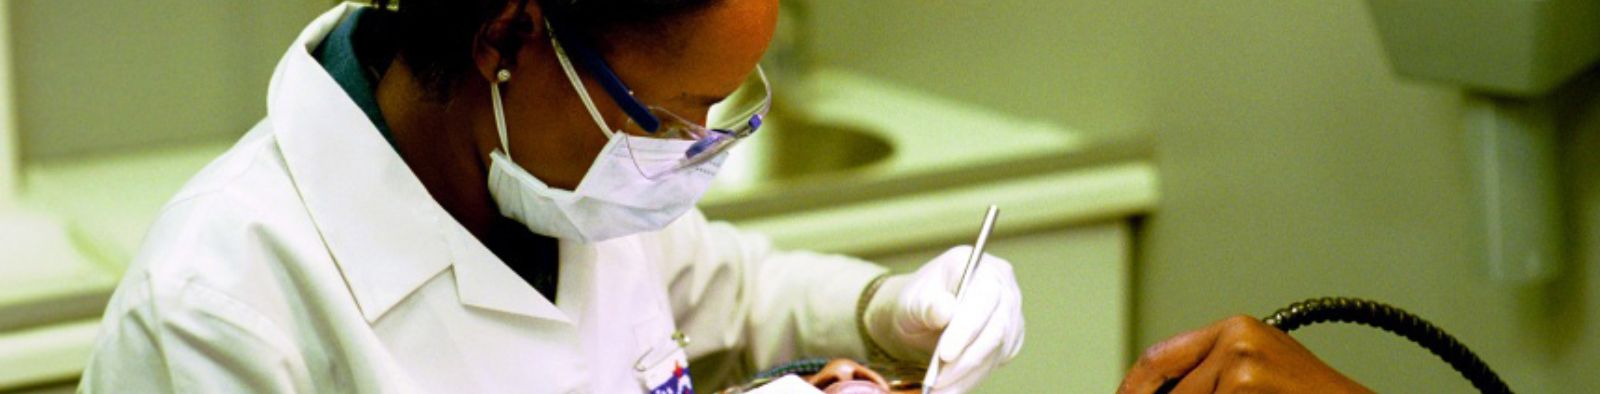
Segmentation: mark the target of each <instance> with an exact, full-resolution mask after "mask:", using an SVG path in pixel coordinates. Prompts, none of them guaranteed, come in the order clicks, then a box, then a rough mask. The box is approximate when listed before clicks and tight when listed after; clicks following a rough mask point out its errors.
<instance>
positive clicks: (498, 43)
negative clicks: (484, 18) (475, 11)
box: [472, 0, 546, 83]
mask: <svg viewBox="0 0 1600 394" xmlns="http://www.w3.org/2000/svg"><path fill="white" fill-rule="evenodd" d="M540 20H543V15H542V12H540V10H539V5H538V3H537V2H535V1H532V0H509V1H506V5H505V8H503V9H501V10H500V12H499V14H497V15H496V16H495V17H494V20H491V21H489V23H485V24H484V25H483V28H482V29H481V30H479V31H478V34H477V36H476V38H474V39H473V44H472V60H473V63H474V64H475V66H476V67H477V70H478V75H479V76H481V77H482V78H484V80H486V81H489V83H495V82H497V81H499V79H498V78H496V76H495V74H496V73H498V72H499V71H500V70H501V69H507V70H513V71H514V70H515V69H516V66H517V54H518V53H519V52H521V51H522V47H523V45H525V44H527V43H530V42H537V41H535V39H536V38H538V37H541V36H543V35H544V34H545V33H546V32H545V29H544V24H543V23H537V22H535V21H540Z"/></svg>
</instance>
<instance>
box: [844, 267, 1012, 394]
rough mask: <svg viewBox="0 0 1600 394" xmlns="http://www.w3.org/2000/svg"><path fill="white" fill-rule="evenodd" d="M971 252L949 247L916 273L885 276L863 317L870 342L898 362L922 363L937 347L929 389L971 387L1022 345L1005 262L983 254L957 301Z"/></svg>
mask: <svg viewBox="0 0 1600 394" xmlns="http://www.w3.org/2000/svg"><path fill="white" fill-rule="evenodd" d="M971 254H972V247H970V246H960V247H955V248H951V249H950V250H948V251H945V252H944V254H942V255H939V257H937V258H934V259H933V261H930V262H928V263H927V264H925V265H923V266H922V268H920V269H918V270H917V272H915V273H911V274H906V275H897V276H894V277H890V278H888V279H886V280H885V281H884V282H883V285H882V287H880V288H879V289H878V292H877V294H875V295H873V297H872V299H871V300H870V301H868V304H867V309H866V311H865V312H864V313H863V316H862V318H863V319H865V320H864V323H865V324H866V326H867V332H868V335H870V336H871V337H872V338H871V339H872V340H873V342H874V343H876V344H878V345H879V346H881V347H882V348H883V350H884V351H885V352H887V353H889V355H890V356H892V357H894V358H896V359H899V360H902V361H906V362H913V363H918V364H927V363H928V362H929V361H931V359H930V357H931V356H932V354H933V350H934V347H935V346H936V345H937V346H938V348H939V351H940V352H939V355H938V356H939V358H940V361H941V362H942V363H943V364H942V367H941V370H940V371H939V377H938V381H937V382H935V383H934V385H933V386H934V387H933V388H934V391H935V392H946V393H948V392H954V393H960V392H966V391H970V390H971V389H972V388H973V387H975V386H977V385H978V383H980V382H982V381H983V378H984V377H987V376H989V373H990V372H992V371H994V369H995V368H998V367H1000V366H1002V365H1005V364H1006V363H1007V362H1010V361H1011V359H1012V358H1014V357H1016V356H1017V352H1018V351H1020V350H1022V337H1023V321H1022V293H1021V292H1020V291H1019V289H1018V288H1017V279H1016V276H1015V275H1013V274H1012V272H1011V263H1009V262H1006V261H1005V260H1003V259H1000V258H999V257H994V256H993V255H989V254H984V255H983V262H982V263H979V264H978V269H977V270H975V271H974V272H973V275H974V276H973V278H972V279H971V282H969V283H968V284H967V286H968V288H967V289H966V290H965V292H966V295H965V296H964V297H965V298H964V299H962V300H961V302H960V303H959V305H958V304H957V302H956V286H957V284H958V283H959V282H960V281H961V271H962V270H963V269H965V268H966V263H967V257H968V256H970V255H971ZM941 333H942V334H943V335H942V336H941V335H940V334H941ZM940 342H942V345H941V344H940Z"/></svg>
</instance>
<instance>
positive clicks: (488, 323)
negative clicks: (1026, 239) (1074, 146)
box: [81, 0, 1023, 393]
mask: <svg viewBox="0 0 1600 394" xmlns="http://www.w3.org/2000/svg"><path fill="white" fill-rule="evenodd" d="M378 3H379V4H378V5H377V7H365V6H357V5H352V4H344V5H341V6H338V7H336V8H334V9H333V10H331V11H329V12H327V13H326V14H324V15H322V16H321V17H319V18H318V19H317V20H316V21H315V22H313V23H312V24H311V25H310V26H309V27H307V28H306V29H305V31H304V32H303V33H301V35H300V37H299V38H298V39H297V40H296V41H295V43H294V44H293V45H292V46H291V47H290V48H289V51H288V53H287V54H285V55H284V57H283V59H282V60H281V61H280V63H279V64H278V67H277V70H276V72H275V74H274V76H273V78H272V82H271V85H270V88H269V93H268V97H267V117H266V118H265V119H264V120H262V121H261V122H260V123H259V124H257V125H256V126H255V127H254V128H253V129H251V130H250V131H249V132H248V133H247V134H245V136H244V137H243V138H242V139H241V140H240V141H239V142H238V143H237V144H236V145H235V146H234V147H233V148H231V149H230V150H229V151H228V152H227V153H225V154H223V155H222V156H221V157H220V158H218V159H216V160H215V161H214V162H212V163H211V164H210V165H208V166H207V167H206V168H205V169H203V170H202V171H201V172H200V173H199V174H197V175H196V176H195V177H194V178H193V179H192V180H191V181H190V182H189V183H188V184H187V185H185V186H184V188H183V189H182V190H181V191H180V192H179V193H178V194H177V195H176V196H175V197H174V198H173V199H172V200H171V201H170V202H169V203H168V204H167V205H166V206H165V207H164V208H163V209H162V211H161V213H160V215H159V217H158V218H157V220H156V222H155V223H154V224H153V225H152V227H151V228H150V232H149V234H148V235H147V237H146V240H145V244H144V246H143V248H142V249H141V250H140V252H139V254H138V255H137V257H136V258H135V259H134V261H133V263H132V264H131V266H130V267H129V270H128V272H127V274H126V276H125V278H124V279H123V281H122V283H121V284H120V285H119V286H118V288H117V291H116V293H115V294H114V295H113V297H112V299H111V302H110V304H109V306H108V307H107V310H106V312H105V317H104V320H103V323H102V326H101V332H100V336H99V338H98V339H97V342H96V348H95V351H94V353H93V356H92V357H91V359H90V361H89V365H88V368H87V370H86V371H85V372H84V376H83V380H82V386H81V390H82V391H84V392H106V391H109V392H561V393H568V392H594V393H623V392H652V393H680V392H691V391H692V383H691V374H690V371H695V372H701V371H700V370H696V369H695V368H694V367H693V366H691V365H689V360H691V359H695V358H699V357H702V356H707V355H712V354H733V355H735V357H733V359H736V360H738V361H739V362H741V363H744V364H747V365H748V366H749V367H752V368H764V367H766V366H770V365H773V364H776V363H778V362H782V361H785V360H789V359H795V358H800V357H809V356H851V357H857V358H868V357H875V358H892V359H897V360H900V361H904V362H908V363H916V364H923V365H925V364H927V360H928V357H932V356H937V357H940V358H941V359H943V360H944V361H945V362H944V365H945V367H944V370H943V371H942V373H941V374H940V377H941V379H940V380H939V382H938V383H937V384H936V385H935V387H936V391H940V392H962V391H967V390H969V389H970V388H972V387H974V386H975V385H977V384H978V383H979V382H981V381H982V379H983V378H984V377H985V376H987V375H988V374H989V373H990V372H991V371H993V370H994V369H995V368H998V367H999V366H1000V365H1002V364H1004V363H1006V362H1007V361H1009V360H1011V359H1012V358H1013V357H1015V356H1016V354H1017V352H1018V351H1019V350H1020V349H1021V347H1022V343H1023V316H1022V313H1021V296H1020V295H1019V292H1018V289H1017V285H1016V282H1015V278H1014V277H1013V274H1012V271H1011V267H1010V265H1009V264H1008V263H1006V262H1005V261H1004V260H1002V259H999V258H996V257H993V256H987V257H986V261H985V263H984V264H983V265H982V266H981V269H980V270H979V271H978V272H977V273H976V275H977V276H976V277H975V278H974V280H973V281H972V283H971V284H970V285H969V286H970V287H968V290H967V291H968V293H967V296H966V298H965V299H964V300H963V301H962V302H961V303H960V304H958V303H957V302H956V301H955V298H954V296H953V294H952V292H953V291H954V289H955V285H956V283H955V282H956V281H957V280H958V279H959V277H960V275H961V270H962V265H963V263H964V262H965V256H966V254H967V253H968V251H970V249H967V248H964V247H958V248H954V249H951V250H950V251H949V252H947V253H946V254H944V255H943V256H941V257H939V258H936V259H934V260H933V261H931V262H929V263H927V264H926V265H924V266H923V267H922V268H921V269H919V270H918V271H917V272H915V273H911V274H906V275H894V276H891V275H887V274H886V273H885V269H883V268H881V267H878V266H875V265H872V264H869V263H866V262H863V261H860V260H856V259H853V258H849V257H843V256H831V255H821V254H814V253H806V252H791V251H779V250H775V249H774V248H773V247H772V246H771V245H770V242H769V241H768V240H766V239H765V238H763V237H762V236H760V235H757V234H751V233H746V232H741V231H739V230H738V229H736V228H733V227H731V226H729V225H727V224H725V223H717V222H708V221H707V220H706V219H705V217H704V216H702V215H701V214H700V213H699V212H698V211H696V210H695V209H694V208H693V205H694V203H695V202H696V200H697V199H698V198H699V197H700V196H701V194H702V193H704V191H705V189H706V188H707V187H708V185H709V184H710V181H711V179H712V177H713V176H715V174H716V173H717V170H718V167H719V166H720V165H721V163H722V161H723V159H724V158H725V156H726V152H727V150H728V149H729V148H730V147H733V146H735V145H737V143H738V142H739V141H740V140H743V139H745V138H757V137H753V136H754V135H755V134H756V132H757V131H758V130H759V129H760V126H761V123H762V120H763V119H762V117H763V116H764V115H765V114H766V111H767V108H768V107H769V106H770V103H771V95H770V88H769V87H768V86H767V85H766V78H765V76H764V75H763V74H762V73H761V71H760V69H759V68H758V67H757V66H756V63H757V61H758V60H759V59H760V58H761V55H762V53H763V52H764V51H765V50H766V46H767V44H768V41H769V40H770V39H771V37H772V34H773V30H774V28H775V24H776V20H777V18H776V16H777V9H778V6H777V0H405V1H404V2H403V3H399V4H398V6H395V4H391V2H389V1H378ZM711 114H714V115H715V116H713V115H711ZM708 120H710V121H711V123H710V124H709V127H708V126H707V121H708ZM958 317H959V318H958ZM940 342H942V344H941V343H940ZM936 345H940V346H938V349H940V354H938V355H932V354H931V353H932V352H933V349H934V348H935V346H936Z"/></svg>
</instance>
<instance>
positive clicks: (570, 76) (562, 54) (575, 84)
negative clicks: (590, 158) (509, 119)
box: [544, 20, 613, 138]
mask: <svg viewBox="0 0 1600 394" xmlns="http://www.w3.org/2000/svg"><path fill="white" fill-rule="evenodd" d="M544 28H545V30H546V31H549V32H550V46H552V47H554V48H555V50H556V60H558V61H560V62H561V71H562V72H564V73H565V74H567V82H571V83H572V89H573V90H577V91H578V98H579V99H582V100H583V107H584V108H587V109H588V110H589V117H591V118H594V124H595V125H597V126H600V132H601V133H605V135H606V138H611V136H612V134H613V132H612V131H611V126H610V125H607V124H606V119H605V118H603V117H601V116H600V109H598V108H595V106H594V99H591V98H589V89H585V88H584V87H583V80H581V79H578V70H575V69H573V68H572V60H571V59H568V58H567V51H566V50H565V49H562V48H561V42H560V41H556V34H557V33H556V31H555V29H554V28H551V27H550V21H548V20H546V21H545V22H544Z"/></svg>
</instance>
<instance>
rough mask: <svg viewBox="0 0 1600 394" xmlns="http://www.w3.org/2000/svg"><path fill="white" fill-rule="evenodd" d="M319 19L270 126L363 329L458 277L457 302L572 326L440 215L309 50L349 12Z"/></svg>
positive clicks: (290, 70) (282, 74)
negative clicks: (434, 282)
mask: <svg viewBox="0 0 1600 394" xmlns="http://www.w3.org/2000/svg"><path fill="white" fill-rule="evenodd" d="M351 7H353V6H351V5H349V4H348V3H347V4H346V5H344V6H341V7H338V8H335V9H334V10H333V11H329V12H328V13H326V14H323V15H322V16H321V17H319V18H318V19H317V20H316V22H313V23H312V25H311V27H308V28H307V29H306V31H305V32H304V33H302V34H301V36H300V38H299V39H298V41H296V45H294V46H292V47H291V48H290V50H289V53H288V54H286V55H285V56H284V59H283V61H282V62H280V63H279V64H278V68H277V71H276V73H275V74H274V76H273V81H272V85H271V88H270V89H269V91H268V97H267V101H268V103H267V106H268V117H269V118H270V119H271V121H272V122H273V128H274V130H275V133H276V136H277V139H278V145H279V149H280V151H281V152H282V153H283V156H284V161H285V164H286V166H287V167H288V169H289V173H290V175H291V177H292V178H293V179H294V183H295V187H296V188H297V189H298V191H299V193H300V198H301V200H302V201H303V202H304V203H305V205H306V209H307V210H308V211H309V212H310V214H311V216H312V220H313V222H315V223H316V225H317V229H318V231H320V232H321V234H322V237H323V240H324V242H326V243H327V245H328V250H329V252H330V253H331V254H332V255H333V258H334V261H335V262H336V264H337V265H338V266H339V269H340V271H341V273H342V274H343V275H344V279H345V282H346V284H347V285H348V286H349V287H350V291H351V293H352V294H353V296H354V297H355V299H356V303H357V305H358V306H359V307H360V308H361V312H362V314H363V315H364V317H365V318H366V319H367V321H368V322H369V323H370V322H373V321H376V320H377V319H378V318H379V317H381V316H383V314H384V313H385V312H387V311H388V310H389V309H391V308H393V307H394V305H395V304H397V303H399V302H400V300H402V299H404V298H405V297H406V296H408V295H410V294H411V293H412V292H414V291H415V290H416V289H417V288H419V287H421V286H422V284H423V283H425V282H427V281H428V280H429V279H430V278H433V277H434V276H436V275H438V274H439V273H440V272H443V271H444V269H446V268H453V269H454V272H455V276H456V287H457V296H458V297H459V298H460V301H461V303H463V304H466V305H471V306H475V307H480V308H486V309H492V310H497V311H501V312H506V313H512V314H518V315H524V316H530V317H536V318H544V319H551V320H556V321H563V322H566V321H568V320H567V318H566V316H565V315H564V314H562V313H561V311H560V310H558V309H556V307H555V305H553V304H551V303H550V301H549V300H546V299H545V298H544V297H543V296H541V295H540V294H539V293H538V292H537V291H535V290H534V289H533V287H532V286H529V285H528V284H527V283H525V282H523V281H522V280H521V277H519V276H518V275H517V274H516V273H515V272H513V271H511V269H510V268H508V267H506V266H505V264H504V263H502V262H501V261H500V260H499V258H497V257H496V256H494V254H493V253H490V252H489V251H488V249H487V248H485V247H484V246H483V245H482V244H481V243H479V242H478V240H477V239H476V238H473V237H472V236H471V234H470V233H468V232H467V231H466V229H465V228H462V227H461V226H460V224H459V223H456V222H455V220H454V219H453V218H452V217H450V215H449V214H448V213H447V212H445V211H444V208H443V207H440V206H439V205H438V203H437V202H436V201H434V200H433V198H432V196H431V195H429V194H428V192H427V189H426V188H424V187H423V185H422V182H421V181H420V180H419V179H417V177H416V175H414V174H413V173H412V172H411V170H410V168H409V167H407V166H406V164H405V162H404V161H403V160H402V159H401V158H400V156H399V154H398V153H396V152H395V150H394V149H393V147H391V146H390V145H389V144H388V142H387V141H385V140H384V139H383V138H382V135H381V134H380V133H379V132H378V130H377V128H376V127H375V126H373V125H372V122H371V121H370V120H369V119H367V118H366V115H365V114H364V113H363V112H361V109H360V107H357V106H356V104H355V102H354V101H352V100H350V98H349V96H348V95H347V94H346V93H345V92H344V90H343V89H341V88H340V87H339V85H338V84H337V83H336V82H335V81H334V80H333V78H332V77H331V76H329V75H328V74H327V72H326V71H325V70H323V68H322V66H321V64H319V63H318V62H317V61H316V59H314V58H312V57H311V54H310V51H311V49H312V48H313V47H314V46H315V45H316V43H317V42H320V41H321V40H322V39H323V38H324V37H326V36H327V34H328V32H330V31H331V30H332V29H333V27H334V26H336V25H337V24H338V23H339V21H341V20H342V19H343V18H345V17H346V16H347V15H348V12H349V11H350V10H351Z"/></svg>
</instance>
